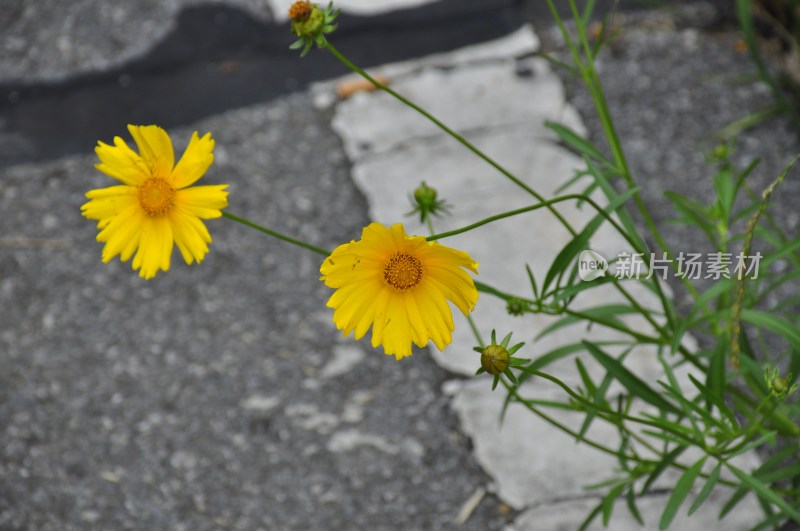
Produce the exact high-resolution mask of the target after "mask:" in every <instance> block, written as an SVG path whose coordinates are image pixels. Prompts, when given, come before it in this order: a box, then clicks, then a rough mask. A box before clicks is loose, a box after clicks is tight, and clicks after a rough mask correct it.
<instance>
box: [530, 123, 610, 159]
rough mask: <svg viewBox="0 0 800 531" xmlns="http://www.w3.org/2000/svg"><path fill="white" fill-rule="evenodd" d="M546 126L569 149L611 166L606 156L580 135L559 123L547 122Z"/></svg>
mask: <svg viewBox="0 0 800 531" xmlns="http://www.w3.org/2000/svg"><path fill="white" fill-rule="evenodd" d="M544 124H545V126H546V127H547V128H548V129H550V130H552V131H553V132H554V133H555V134H556V135H558V137H559V138H560V139H561V140H562V141H563V142H564V143H565V144H566V145H567V146H569V147H571V148H572V149H574V150H575V151H577V152H578V153H580V154H582V155H586V156H588V157H591V158H593V159H595V160H600V161H603V162H606V163H607V164H609V165H610V164H611V163H610V162H608V159H606V157H605V155H603V154H602V153H601V152H600V150H599V149H597V148H596V147H595V146H594V145H593V144H592V143H591V142H589V141H588V140H586V139H585V138H583V137H582V136H580V135H579V134H578V133H576V132H575V131H573V130H572V129H570V128H569V127H567V126H565V125H562V124H559V123H557V122H551V121H549V120H548V121H546V122H545V123H544Z"/></svg>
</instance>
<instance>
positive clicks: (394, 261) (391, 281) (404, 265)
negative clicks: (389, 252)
mask: <svg viewBox="0 0 800 531" xmlns="http://www.w3.org/2000/svg"><path fill="white" fill-rule="evenodd" d="M422 271H423V270H422V261H420V259H419V258H417V257H416V256H412V255H410V254H408V253H395V255H394V256H392V257H391V258H390V259H389V261H388V262H386V265H385V266H384V268H383V281H384V283H386V284H387V285H389V286H391V287H393V288H394V289H396V290H398V291H405V290H407V289H410V288H413V287H414V286H416V285H417V284H419V283H420V282H421V281H422Z"/></svg>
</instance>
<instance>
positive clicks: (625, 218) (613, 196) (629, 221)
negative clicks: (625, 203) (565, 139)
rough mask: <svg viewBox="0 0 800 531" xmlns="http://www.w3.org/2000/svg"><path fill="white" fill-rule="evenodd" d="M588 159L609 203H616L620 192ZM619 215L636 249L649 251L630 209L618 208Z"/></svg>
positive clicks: (637, 250)
mask: <svg viewBox="0 0 800 531" xmlns="http://www.w3.org/2000/svg"><path fill="white" fill-rule="evenodd" d="M584 160H585V161H586V165H587V167H588V168H589V171H590V172H591V174H592V177H594V180H595V181H596V182H597V184H598V186H600V189H601V190H602V191H603V193H604V194H605V196H606V199H608V202H609V203H615V202H616V201H617V198H618V197H619V194H618V193H617V190H616V189H615V188H614V187H613V186H612V185H611V183H610V182H609V180H608V178H606V176H605V174H604V173H603V172H602V171H600V168H598V167H597V165H596V164H594V163H593V162H592V161H591V160H590V159H589V158H588V157H584ZM616 213H617V217H618V218H619V220H620V222H621V223H622V226H623V227H624V228H625V231H626V232H627V233H628V236H629V237H630V238H631V239H632V240H633V241H634V242H635V243H636V245H635V246H634V247H635V250H636V252H638V253H645V252H647V244H646V243H645V241H644V240H643V239H642V237H641V235H640V234H639V231H637V230H636V225H635V224H634V223H633V218H632V217H631V215H630V213H629V212H628V209H627V208H625V207H620V208H618V209H617V210H616Z"/></svg>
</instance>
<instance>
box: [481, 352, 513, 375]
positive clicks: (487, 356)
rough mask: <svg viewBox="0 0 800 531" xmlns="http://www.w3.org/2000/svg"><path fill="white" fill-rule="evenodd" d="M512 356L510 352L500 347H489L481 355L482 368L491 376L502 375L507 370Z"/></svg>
mask: <svg viewBox="0 0 800 531" xmlns="http://www.w3.org/2000/svg"><path fill="white" fill-rule="evenodd" d="M509 358H510V356H509V355H508V351H507V350H506V349H505V348H503V347H502V346H500V345H489V346H488V347H486V348H485V349H483V352H482V353H481V367H483V370H485V371H486V372H488V373H489V374H492V375H495V374H500V373H502V372H503V371H505V370H506V369H508V365H509V363H510V361H509Z"/></svg>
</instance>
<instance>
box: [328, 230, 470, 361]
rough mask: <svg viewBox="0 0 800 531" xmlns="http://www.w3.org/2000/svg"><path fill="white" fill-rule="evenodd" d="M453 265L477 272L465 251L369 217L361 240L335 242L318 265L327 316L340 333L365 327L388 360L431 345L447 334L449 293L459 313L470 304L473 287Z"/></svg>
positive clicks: (450, 326)
mask: <svg viewBox="0 0 800 531" xmlns="http://www.w3.org/2000/svg"><path fill="white" fill-rule="evenodd" d="M461 268H466V269H469V270H470V271H472V272H473V273H477V272H478V264H477V263H476V262H475V261H473V260H472V258H470V256H469V255H468V254H467V253H465V252H463V251H458V250H456V249H451V248H449V247H445V246H444V245H441V244H438V243H436V242H428V241H426V240H425V238H424V237H423V236H407V235H406V233H405V230H403V226H402V225H399V224H398V225H392V226H391V227H390V228H387V227H385V226H383V225H381V224H380V223H372V224H371V225H369V226H368V227H366V228H365V229H364V230H363V231H362V233H361V240H359V241H357V242H356V241H351V242H350V243H345V244H343V245H340V246H339V247H337V248H336V249H335V250H334V251H333V253H331V255H330V256H329V257H328V258H326V259H325V261H324V262H323V263H322V266H321V267H320V272H321V273H322V277H321V278H320V280H324V281H325V285H326V286H328V287H329V288H335V289H336V291H335V292H334V294H333V295H332V296H331V298H330V300H328V306H329V307H331V308H333V309H334V310H335V311H334V313H333V322H334V323H335V324H336V327H337V328H338V329H339V330H343V332H344V335H348V334H350V332H353V331H355V338H356V339H361V338H362V337H363V336H364V334H366V333H367V330H368V329H369V328H370V326H371V327H372V346H373V347H377V346H378V345H383V350H384V352H385V353H386V354H394V356H395V358H396V359H398V360H399V359H401V358H403V357H405V356H410V355H411V342H412V341H413V342H414V343H415V344H416V345H417V346H418V347H424V346H425V345H427V343H428V340H429V339H432V340H433V342H434V343H435V344H436V346H437V347H438V348H439V350H444V348H445V346H447V345H448V344H449V343H450V341H451V340H452V332H453V329H454V328H455V326H454V325H453V315H452V312H451V310H450V306H449V305H448V304H447V301H448V300H449V301H450V302H452V303H453V304H455V305H456V306H457V307H458V309H459V310H461V312H462V313H463V314H464V315H467V314H468V313H469V312H470V311H472V310H473V309H474V308H475V303H476V302H477V300H478V291H477V290H476V289H475V284H474V283H473V282H472V278H471V277H470V276H469V275H468V274H467V273H466V271H464V270H463V269H461Z"/></svg>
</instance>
